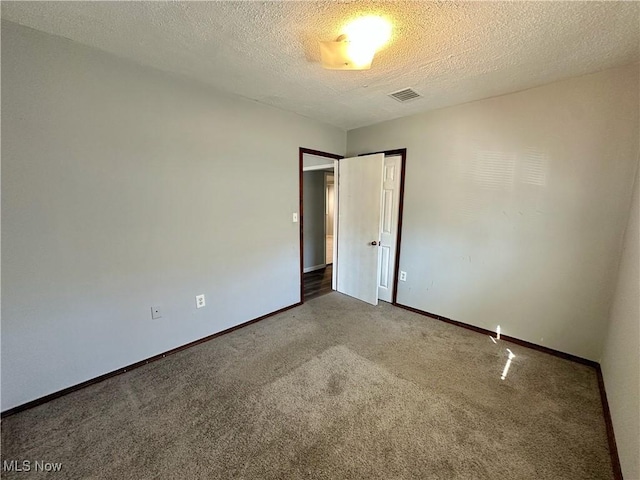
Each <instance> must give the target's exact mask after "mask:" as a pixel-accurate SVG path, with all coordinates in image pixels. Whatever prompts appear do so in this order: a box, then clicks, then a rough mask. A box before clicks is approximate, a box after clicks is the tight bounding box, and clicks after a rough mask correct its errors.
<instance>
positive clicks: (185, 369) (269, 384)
mask: <svg viewBox="0 0 640 480" xmlns="http://www.w3.org/2000/svg"><path fill="white" fill-rule="evenodd" d="M507 348H510V349H511V351H512V352H513V353H514V354H515V355H516V357H515V358H513V359H512V362H511V364H510V368H509V371H508V373H507V375H506V378H505V379H504V380H502V379H501V375H502V373H503V370H504V367H505V364H506V362H507V359H508V352H507V351H506V349H507ZM2 459H3V460H12V459H19V460H23V459H27V460H31V461H35V460H45V461H50V462H62V471H61V472H59V473H41V474H34V473H33V472H31V473H21V474H18V473H7V472H4V474H3V478H113V479H129V478H130V479H143V478H163V479H164V478H167V479H174V478H180V479H190V478H202V479H204V478H214V479H215V478H220V479H223V478H224V479H227V478H243V479H285V478H294V479H297V478H317V479H447V480H449V479H484V478H486V479H510V480H512V479H513V480H518V479H553V480H558V479H579V480H584V479H608V478H613V476H612V472H611V465H610V460H609V452H608V447H607V438H606V431H605V424H604V419H603V416H602V409H601V405H600V397H599V393H598V385H597V378H596V374H595V371H594V370H593V369H591V368H589V367H586V366H583V365H578V364H575V363H572V362H568V361H566V360H562V359H559V358H556V357H552V356H549V355H546V354H543V353H540V352H537V351H532V350H529V349H526V348H523V347H519V346H517V345H511V344H508V343H504V342H498V343H497V344H496V343H494V342H493V341H492V340H491V339H490V338H489V337H488V336H485V335H481V334H478V333H475V332H471V331H468V330H465V329H461V328H459V327H455V326H451V325H448V324H445V323H443V322H439V321H437V320H431V319H429V318H426V317H423V316H420V315H416V314H413V313H410V312H407V311H404V310H401V309H398V308H394V307H391V306H390V305H388V304H382V305H380V306H379V307H371V306H368V305H366V304H363V303H361V302H359V301H357V300H353V299H351V298H349V297H345V296H343V295H340V294H337V293H332V294H329V295H326V296H323V297H319V298H317V299H314V300H311V301H309V302H308V303H306V304H305V305H303V306H302V307H298V308H296V309H293V310H290V311H288V312H285V313H283V314H280V315H278V316H275V317H272V318H270V319H267V320H264V321H262V322H259V323H257V324H254V325H251V326H249V327H246V328H243V329H241V330H238V331H236V332H233V333H231V334H229V335H225V336H222V337H218V338H217V339H214V340H212V341H210V342H207V343H205V344H202V345H199V346H197V347H194V348H191V349H189V350H186V351H183V352H180V353H178V354H175V355H172V356H170V357H167V358H166V359H163V360H161V361H158V362H155V363H152V364H149V365H147V366H145V367H142V368H139V369H137V370H134V371H131V372H129V373H127V374H124V375H120V376H118V377H114V378H112V379H110V380H107V381H105V382H102V383H100V384H97V385H94V386H92V387H89V388H86V389H84V390H81V391H78V392H75V393H73V394H70V395H68V396H65V397H62V398H60V399H58V400H55V401H53V402H50V403H48V404H45V405H42V406H40V407H37V408H35V409H32V410H28V411H25V412H22V413H20V414H17V415H14V416H11V417H7V418H6V419H4V420H3V421H2Z"/></svg>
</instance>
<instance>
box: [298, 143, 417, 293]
mask: <svg viewBox="0 0 640 480" xmlns="http://www.w3.org/2000/svg"><path fill="white" fill-rule="evenodd" d="M375 153H384V155H385V156H387V155H388V156H391V155H399V156H400V165H401V168H400V192H399V195H400V199H399V204H398V233H397V234H396V258H395V262H394V263H395V265H394V279H393V296H392V298H391V304H392V305H398V282H399V273H400V252H401V247H402V243H401V242H402V218H403V213H404V185H405V176H406V170H407V149H406V148H397V149H395V150H381V151H377V152H367V153H360V154H358V155H356V156H358V157H362V156H364V155H373V154H375ZM304 154H308V155H316V156H318V157H326V158H331V159H333V160H338V161H339V160H341V159H343V158H345V157H344V156H343V155H336V154H335V153H328V152H321V151H319V150H313V149H310V148H304V147H300V148H299V150H298V184H299V189H300V198H299V201H298V211H299V214H298V222H299V226H298V227H299V229H300V303H304V272H303V270H304V234H303V228H302V227H303V226H304V212H303V199H304V197H303V179H304V175H303V170H302V169H303V157H304ZM337 173H338V172H334V174H337ZM334 188H336V191H337V188H338V186H337V183H336V186H335V187H334ZM335 207H336V209H335V211H334V218H337V209H338V208H340V207H339V205H337V204H336V205H335ZM337 234H338V233H337V232H334V235H337ZM334 248H335V240H334ZM336 253H337V252H334V258H335V255H336ZM336 267H337V265H335V262H334V265H333V268H334V274H335V268H336Z"/></svg>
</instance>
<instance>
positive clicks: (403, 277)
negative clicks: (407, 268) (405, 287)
mask: <svg viewBox="0 0 640 480" xmlns="http://www.w3.org/2000/svg"><path fill="white" fill-rule="evenodd" d="M400 281H401V282H406V281H407V272H403V271H400Z"/></svg>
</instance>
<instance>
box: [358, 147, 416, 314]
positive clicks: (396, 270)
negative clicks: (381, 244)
mask: <svg viewBox="0 0 640 480" xmlns="http://www.w3.org/2000/svg"><path fill="white" fill-rule="evenodd" d="M376 153H384V155H385V157H392V156H394V155H400V158H401V161H400V163H401V168H400V200H399V202H400V203H399V205H398V233H397V234H396V259H395V265H394V267H393V276H394V279H393V293H392V297H391V304H392V305H398V274H399V273H400V244H401V242H402V216H403V213H404V179H405V171H406V169H407V149H406V148H398V149H396V150H383V151H381V152H370V153H361V154H360V155H358V156H359V157H362V156H364V155H374V154H376Z"/></svg>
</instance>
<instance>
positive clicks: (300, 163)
mask: <svg viewBox="0 0 640 480" xmlns="http://www.w3.org/2000/svg"><path fill="white" fill-rule="evenodd" d="M305 153H306V154H307V155H315V156H317V157H326V158H331V159H333V160H340V159H342V158H344V157H343V156H342V155H337V154H335V153H328V152H321V151H320V150H312V149H311V148H304V147H300V149H299V151H298V188H299V191H300V194H299V195H300V197H299V201H298V224H299V225H298V227H299V228H300V303H304V232H303V226H304V208H303V203H304V197H303V194H304V187H303V183H304V182H303V180H304V170H303V168H304V165H303V158H304V155H305Z"/></svg>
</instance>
